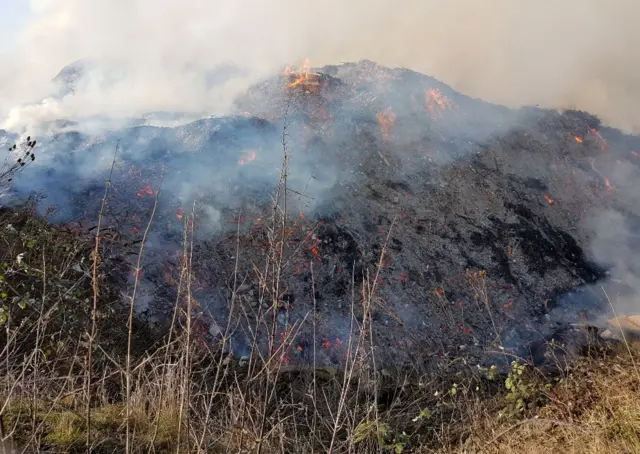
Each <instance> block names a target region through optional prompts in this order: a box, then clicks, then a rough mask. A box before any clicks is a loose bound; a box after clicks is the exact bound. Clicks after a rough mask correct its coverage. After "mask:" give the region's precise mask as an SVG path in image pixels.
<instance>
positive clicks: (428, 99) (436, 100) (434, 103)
mask: <svg viewBox="0 0 640 454" xmlns="http://www.w3.org/2000/svg"><path fill="white" fill-rule="evenodd" d="M425 103H426V106H427V110H428V111H429V113H430V114H431V118H432V119H434V120H435V119H436V118H437V117H438V116H440V115H441V112H442V111H443V110H446V109H451V108H453V107H454V104H453V101H451V100H450V99H449V98H447V97H446V96H445V95H443V94H442V92H441V91H440V90H439V89H438V88H430V89H428V90H427V91H426V92H425Z"/></svg>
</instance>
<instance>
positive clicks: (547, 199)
mask: <svg viewBox="0 0 640 454" xmlns="http://www.w3.org/2000/svg"><path fill="white" fill-rule="evenodd" d="M544 199H545V200H546V201H547V202H549V205H553V199H552V198H551V197H549V195H548V194H545V195H544Z"/></svg>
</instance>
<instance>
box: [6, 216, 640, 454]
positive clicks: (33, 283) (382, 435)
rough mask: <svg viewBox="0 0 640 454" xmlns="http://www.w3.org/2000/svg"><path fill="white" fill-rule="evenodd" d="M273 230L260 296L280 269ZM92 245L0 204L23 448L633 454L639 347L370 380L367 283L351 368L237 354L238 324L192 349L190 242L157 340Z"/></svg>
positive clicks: (378, 373)
mask: <svg viewBox="0 0 640 454" xmlns="http://www.w3.org/2000/svg"><path fill="white" fill-rule="evenodd" d="M273 223H274V228H273V229H272V235H273V238H272V241H271V244H274V245H276V246H274V247H273V250H272V251H271V252H270V253H272V254H273V255H272V256H270V257H267V258H268V260H267V262H268V265H266V266H265V268H264V269H265V271H264V276H265V278H264V279H263V281H264V284H263V285H264V288H263V290H264V291H263V293H262V294H261V298H263V299H264V300H266V301H271V299H272V296H270V295H273V294H275V295H277V294H278V291H277V289H273V288H271V287H272V286H274V285H277V276H278V272H279V271H278V270H279V263H280V262H279V261H281V260H282V257H281V256H279V255H278V247H277V245H278V244H279V243H278V241H280V239H279V237H278V229H277V228H276V227H277V225H279V224H278V220H277V219H274V220H273ZM97 237H98V241H97V242H96V238H94V237H92V236H88V237H87V236H86V235H82V234H80V233H79V232H74V231H73V230H70V229H66V228H59V227H53V226H51V225H49V224H47V223H46V222H45V221H43V220H41V219H39V218H37V217H36V216H35V215H34V212H33V209H32V207H30V206H26V207H23V208H21V209H14V210H9V209H3V210H1V211H0V297H1V299H0V328H1V329H2V330H1V333H0V349H1V351H0V429H1V432H2V433H1V435H2V437H3V439H4V441H5V443H9V442H10V443H12V444H13V445H14V447H15V449H16V452H21V451H23V450H24V451H25V452H96V453H103V452H104V453H107V452H108V453H112V452H116V453H120V452H136V453H137V452H145V453H148V452H155V453H164V452H174V453H175V452H177V453H183V452H184V453H187V452H189V453H191V452H193V453H203V452H212V453H218V452H219V453H222V452H225V453H236V452H252V453H253V452H255V453H276V452H282V453H293V452H300V453H307V452H318V453H321V452H362V453H369V452H391V453H393V452H395V453H408V452H415V453H452V454H453V453H460V454H462V453H474V452H478V453H479V452H483V453H484V452H489V453H518V454H523V453H539V452H563V453H574V452H575V453H621V452H629V453H634V452H640V375H639V373H638V369H637V368H636V364H637V363H638V362H640V346H637V345H634V344H632V345H628V344H626V343H622V344H614V345H609V346H608V347H606V348H605V347H602V348H593V349H591V350H590V353H589V354H588V355H585V356H584V357H582V358H580V359H577V360H576V361H575V363H574V364H573V365H572V366H571V367H570V368H569V369H564V370H561V371H559V372H558V373H556V374H553V375H549V374H548V373H547V372H545V371H542V370H534V369H532V368H531V367H530V366H528V365H526V364H524V363H518V362H514V363H513V364H512V366H511V370H510V371H499V370H498V369H497V368H487V369H483V368H478V367H477V366H475V365H466V364H462V365H461V364H460V361H454V360H449V361H446V360H444V361H442V363H441V364H439V365H438V366H437V367H436V368H435V369H434V370H433V371H431V372H430V373H429V374H421V373H419V372H418V371H413V370H398V371H389V370H381V369H379V368H377V366H376V363H375V360H374V357H373V355H372V352H373V348H372V346H371V344H370V343H369V339H370V336H369V333H370V328H371V298H372V296H371V295H374V294H375V283H374V282H375V280H372V282H367V281H365V283H364V284H363V289H359V292H358V293H360V295H361V297H360V299H359V300H358V301H356V302H355V304H357V306H358V310H357V311H354V315H353V319H354V321H355V322H357V323H354V326H355V328H354V329H353V331H352V333H351V341H350V343H349V349H348V357H347V360H346V364H345V367H344V369H342V370H337V369H330V368H326V367H320V366H318V367H309V368H306V369H302V368H287V367H286V366H283V365H282V362H281V361H278V358H280V357H281V353H282V348H284V347H285V346H287V345H288V343H290V342H292V340H291V339H289V338H285V339H284V340H282V339H281V340H280V342H276V341H275V340H273V339H272V340H270V342H272V343H270V344H269V345H270V348H269V351H270V353H269V354H265V353H264V352H261V351H260V350H258V349H257V348H254V350H253V354H252V355H251V357H250V358H249V359H243V360H239V359H237V358H233V357H230V356H228V355H224V354H222V352H223V351H225V348H224V347H225V344H226V343H228V342H229V337H230V333H231V332H232V327H231V326H228V327H226V329H225V327H222V333H223V335H222V340H221V341H220V343H219V344H216V345H215V346H206V345H203V343H202V342H200V338H199V337H198V334H197V330H196V326H197V315H196V311H195V310H194V308H192V306H191V305H192V298H191V294H190V287H189V285H188V283H189V280H190V274H189V273H190V270H189V260H188V258H189V255H188V251H189V248H188V247H185V257H184V260H183V262H182V272H181V276H180V282H179V283H178V284H177V285H178V297H177V298H176V303H175V307H174V311H173V317H172V318H171V320H169V321H168V322H167V325H166V326H161V327H158V328H153V329H152V328H150V325H148V324H147V323H146V322H145V321H144V320H139V319H138V315H136V314H135V313H134V312H133V311H130V309H131V303H132V302H133V300H134V299H135V289H132V295H125V296H124V297H123V295H122V294H121V288H122V282H120V281H118V278H117V275H118V273H114V272H113V271H114V265H113V263H112V262H109V261H108V260H107V257H108V256H109V252H110V247H111V246H110V242H111V241H112V240H111V239H109V238H108V237H107V236H106V235H104V236H101V235H100V234H98V235H97ZM188 245H189V238H188V234H187V235H185V246H188ZM96 252H97V253H96ZM140 252H141V253H143V251H142V249H141V251H140ZM269 276H272V277H275V278H274V279H270V278H269ZM134 287H135V286H134ZM360 290H362V291H360ZM231 304H233V298H232V302H231ZM231 312H232V313H233V311H231ZM261 323H264V324H265V326H267V327H268V326H269V323H272V321H271V316H270V315H268V313H265V315H264V317H263V319H262V321H261ZM7 446H8V445H7ZM18 448H19V449H18ZM0 452H1V449H0Z"/></svg>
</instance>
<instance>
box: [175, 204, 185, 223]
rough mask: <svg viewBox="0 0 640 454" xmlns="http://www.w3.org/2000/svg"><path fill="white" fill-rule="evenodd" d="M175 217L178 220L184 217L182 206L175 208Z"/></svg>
mask: <svg viewBox="0 0 640 454" xmlns="http://www.w3.org/2000/svg"><path fill="white" fill-rule="evenodd" d="M176 217H177V218H178V219H180V220H181V219H182V218H183V217H184V208H182V207H178V208H176Z"/></svg>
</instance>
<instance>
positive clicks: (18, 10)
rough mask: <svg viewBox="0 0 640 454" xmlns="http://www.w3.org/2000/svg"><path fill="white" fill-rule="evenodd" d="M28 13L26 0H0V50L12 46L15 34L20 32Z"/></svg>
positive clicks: (5, 50) (3, 50)
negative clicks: (0, 36) (0, 35)
mask: <svg viewBox="0 0 640 454" xmlns="http://www.w3.org/2000/svg"><path fill="white" fill-rule="evenodd" d="M28 14H29V2H28V0H0V30H2V39H1V40H0V52H7V51H10V50H12V49H13V48H14V46H15V41H16V35H18V34H20V33H21V31H22V30H23V27H24V26H25V24H26V22H27V18H28Z"/></svg>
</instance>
